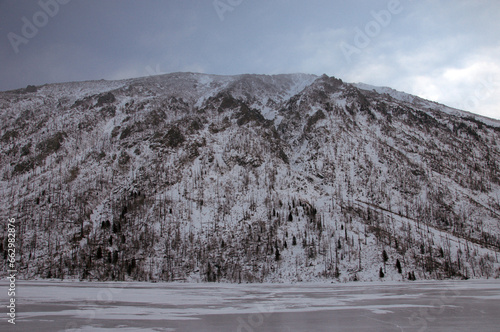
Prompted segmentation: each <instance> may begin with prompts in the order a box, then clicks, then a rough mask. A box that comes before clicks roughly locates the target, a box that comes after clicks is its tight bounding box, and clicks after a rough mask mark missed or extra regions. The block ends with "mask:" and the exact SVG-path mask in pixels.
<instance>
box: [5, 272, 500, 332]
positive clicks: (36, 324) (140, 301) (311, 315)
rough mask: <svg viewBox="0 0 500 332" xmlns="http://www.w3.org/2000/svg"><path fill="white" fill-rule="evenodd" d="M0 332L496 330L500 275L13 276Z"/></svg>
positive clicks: (499, 317)
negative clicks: (10, 307) (12, 305)
mask: <svg viewBox="0 0 500 332" xmlns="http://www.w3.org/2000/svg"><path fill="white" fill-rule="evenodd" d="M7 290H8V284H7V282H6V281H5V279H4V281H2V282H0V300H1V307H2V308H3V309H2V311H3V313H2V316H1V317H2V320H1V321H0V330H1V331H115V330H121V331H137V330H141V331H214V332H225V331H235V332H252V331H276V332H288V331H315V332H316V331H318V332H320V331H499V329H500V280H486V281H457V282H450V281H447V282H412V283H349V284H250V285H249V284H241V285H233V284H181V283H176V284H164V283H156V284H152V283H136V282H134V283H126V282H122V283H119V282H109V283H108V282H105V283H102V282H100V283H89V282H46V281H29V282H23V281H19V282H18V283H17V284H16V325H15V326H14V325H11V324H9V323H8V322H7V315H6V313H7V308H6V306H5V305H4V304H7V303H8V301H9V298H8V296H7Z"/></svg>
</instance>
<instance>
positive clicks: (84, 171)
mask: <svg viewBox="0 0 500 332" xmlns="http://www.w3.org/2000/svg"><path fill="white" fill-rule="evenodd" d="M372 88H373V89H372ZM0 105H1V112H0V116H1V118H0V120H1V121H0V128H1V131H0V134H1V138H0V148H1V151H2V156H3V157H2V159H1V161H0V176H1V177H2V179H1V182H0V185H1V187H0V188H1V191H0V195H1V199H2V204H1V209H0V213H1V215H2V220H4V221H5V223H4V225H5V227H6V221H7V218H12V217H14V218H16V220H17V223H18V233H17V242H16V245H17V252H18V259H17V261H18V263H17V264H18V267H19V269H18V270H20V272H21V275H22V276H23V277H24V278H35V277H42V278H81V279H90V280H124V279H135V280H166V281H171V280H188V281H198V280H201V281H230V282H247V281H249V282H261V281H297V280H304V281H306V280H320V279H326V280H340V281H345V280H378V279H380V278H382V279H383V280H407V279H414V277H415V278H417V279H422V278H450V277H453V278H455V277H458V278H461V277H466V278H485V277H491V276H498V275H499V273H500V272H499V271H500V270H499V264H498V259H497V255H498V251H499V250H500V235H499V234H500V224H499V221H500V169H499V165H500V147H499V145H498V142H500V123H499V122H497V121H495V120H492V119H487V118H482V117H479V116H475V115H472V114H469V113H466V112H463V111H459V110H455V109H451V108H448V107H446V106H443V105H439V104H436V103H433V102H430V101H426V100H423V99H420V98H418V97H414V96H411V95H407V94H404V93H401V92H397V91H395V90H392V89H388V88H374V87H369V86H366V85H362V84H357V85H352V84H346V83H344V82H342V81H341V80H339V79H336V78H332V77H328V76H326V75H324V76H321V77H316V76H313V75H304V74H290V75H275V76H265V75H240V76H215V75H203V74H191V73H176V74H168V75H163V76H157V77H148V78H139V79H131V80H124V81H113V82H109V81H96V82H81V83H64V84H55V85H46V86H39V87H36V89H30V90H29V91H28V90H17V91H10V92H2V93H0ZM0 240H1V241H0V242H1V243H2V247H1V248H0V249H1V251H2V252H4V255H3V257H2V259H3V260H4V262H6V258H7V232H6V231H4V232H2V234H1V235H0Z"/></svg>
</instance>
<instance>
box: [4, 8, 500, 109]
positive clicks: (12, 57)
mask: <svg viewBox="0 0 500 332" xmlns="http://www.w3.org/2000/svg"><path fill="white" fill-rule="evenodd" d="M54 1H60V3H58V8H57V13H55V14H54V15H53V16H51V15H48V14H47V15H46V17H47V19H46V22H45V21H44V14H43V13H44V12H46V11H44V9H43V4H49V3H54ZM65 2H68V3H67V4H63V3H65ZM40 3H41V4H42V5H40ZM56 3H57V2H56ZM214 3H215V4H218V5H219V8H215V6H214ZM221 4H222V5H221ZM220 6H222V7H220ZM221 8H223V9H222V10H221ZM391 8H392V9H394V8H396V9H397V10H396V11H395V12H394V13H391ZM52 9H54V7H52ZM49 11H50V6H49ZM40 12H41V13H42V14H40ZM387 12H389V13H391V15H390V18H389V19H388V17H387V16H384V14H386V13H387ZM0 13H1V14H0V15H1V19H0V36H1V39H0V61H1V64H2V66H1V67H0V90H6V89H13V88H18V87H24V86H26V85H28V84H44V83H52V82H63V81H75V80H89V79H101V78H104V79H119V78H126V77H135V76H146V75H151V74H155V73H158V74H160V73H165V72H173V71H198V72H207V73H215V74H239V73H269V74H272V73H287V72H307V73H314V74H323V73H327V74H329V75H334V76H337V77H340V78H342V79H344V80H345V81H351V82H355V81H363V82H366V83H369V84H375V85H384V86H391V87H393V88H396V89H399V90H403V91H406V92H409V93H414V94H417V95H420V96H422V97H424V98H429V99H433V100H437V101H439V102H443V103H445V104H448V105H450V106H455V107H459V108H465V109H468V110H470V111H473V112H476V113H481V114H485V115H488V116H491V117H496V118H500V110H499V108H498V106H497V105H499V103H500V97H497V96H500V93H499V92H500V84H499V82H500V68H499V66H498V65H497V64H498V63H500V61H499V57H500V52H499V50H500V38H499V36H498V31H500V20H499V19H498V13H500V2H498V1H494V0H491V1H488V0H474V1H472V0H455V1H452V0H443V1H430V0H425V1H415V0H413V1H412V0H400V1H399V3H398V0H377V1H368V0H365V1H350V2H347V1H327V0H313V1H307V2H306V1H299V0H254V1H249V0H231V1H229V0H217V1H213V0H205V1H202V0H198V1H196V0H191V1H174V0H171V1H153V0H143V1H130V0H107V1H98V0H86V1H83V0H41V2H40V1H14V0H4V1H0ZM49 14H50V13H49ZM26 20H28V21H29V22H30V24H34V25H35V28H36V30H37V31H36V33H32V36H29V38H26V37H24V35H23V26H24V25H25V24H26ZM35 23H38V25H39V27H37V26H36V24H35ZM25 29H27V28H25ZM28 30H29V29H28ZM360 31H361V33H360ZM24 32H26V31H24ZM28 32H30V31H28ZM31 32H33V31H31ZM9 33H14V34H16V35H17V36H20V37H21V38H25V39H24V40H23V42H20V43H19V44H18V45H17V46H16V47H17V48H18V52H16V50H15V49H16V47H12V43H11V42H10V41H9ZM362 34H364V35H365V36H364V37H367V38H368V43H366V41H367V40H366V38H364V37H363V36H361V35H362ZM11 36H12V34H11ZM360 36H361V37H360ZM26 41H27V42H26ZM363 41H364V42H365V43H364V44H366V45H364V44H363V43H361V44H360V42H363ZM342 45H344V46H345V45H350V46H353V47H354V48H356V50H354V53H352V54H351V55H350V56H348V57H346V52H345V48H344V51H343V48H342ZM350 50H351V51H352V50H353V48H351V49H350Z"/></svg>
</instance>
